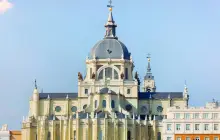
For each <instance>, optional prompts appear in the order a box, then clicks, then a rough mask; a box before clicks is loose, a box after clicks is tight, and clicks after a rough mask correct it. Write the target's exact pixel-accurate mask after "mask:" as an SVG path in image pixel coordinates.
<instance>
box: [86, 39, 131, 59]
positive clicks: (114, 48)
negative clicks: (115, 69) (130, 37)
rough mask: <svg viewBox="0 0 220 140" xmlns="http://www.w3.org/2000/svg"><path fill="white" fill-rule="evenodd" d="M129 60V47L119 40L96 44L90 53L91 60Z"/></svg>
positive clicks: (108, 40) (105, 40)
mask: <svg viewBox="0 0 220 140" xmlns="http://www.w3.org/2000/svg"><path fill="white" fill-rule="evenodd" d="M94 57H95V58H96V59H108V58H111V59H121V58H124V59H128V60H130V53H129V51H128V49H127V47H126V46H125V45H124V44H123V43H122V42H121V41H119V40H117V39H107V38H105V39H103V40H101V41H99V42H98V43H96V44H95V46H94V47H93V48H92V50H91V52H90V59H93V58H94Z"/></svg>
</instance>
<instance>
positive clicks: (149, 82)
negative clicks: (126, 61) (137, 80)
mask: <svg viewBox="0 0 220 140" xmlns="http://www.w3.org/2000/svg"><path fill="white" fill-rule="evenodd" d="M147 61H148V66H147V73H146V75H145V76H144V92H156V85H155V81H154V76H153V75H152V72H151V66H150V61H151V57H150V54H148V56H147Z"/></svg>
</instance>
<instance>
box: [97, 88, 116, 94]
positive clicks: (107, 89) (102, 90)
mask: <svg viewBox="0 0 220 140" xmlns="http://www.w3.org/2000/svg"><path fill="white" fill-rule="evenodd" d="M99 92H100V94H116V93H115V92H114V91H112V90H110V89H109V88H102V89H101V90H100V91H99Z"/></svg>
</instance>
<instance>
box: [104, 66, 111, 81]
mask: <svg viewBox="0 0 220 140" xmlns="http://www.w3.org/2000/svg"><path fill="white" fill-rule="evenodd" d="M105 78H110V79H112V68H105Z"/></svg>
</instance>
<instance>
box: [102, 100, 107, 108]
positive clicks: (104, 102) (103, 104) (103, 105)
mask: <svg viewBox="0 0 220 140" xmlns="http://www.w3.org/2000/svg"><path fill="white" fill-rule="evenodd" d="M102 107H103V108H106V100H103V101H102Z"/></svg>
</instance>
